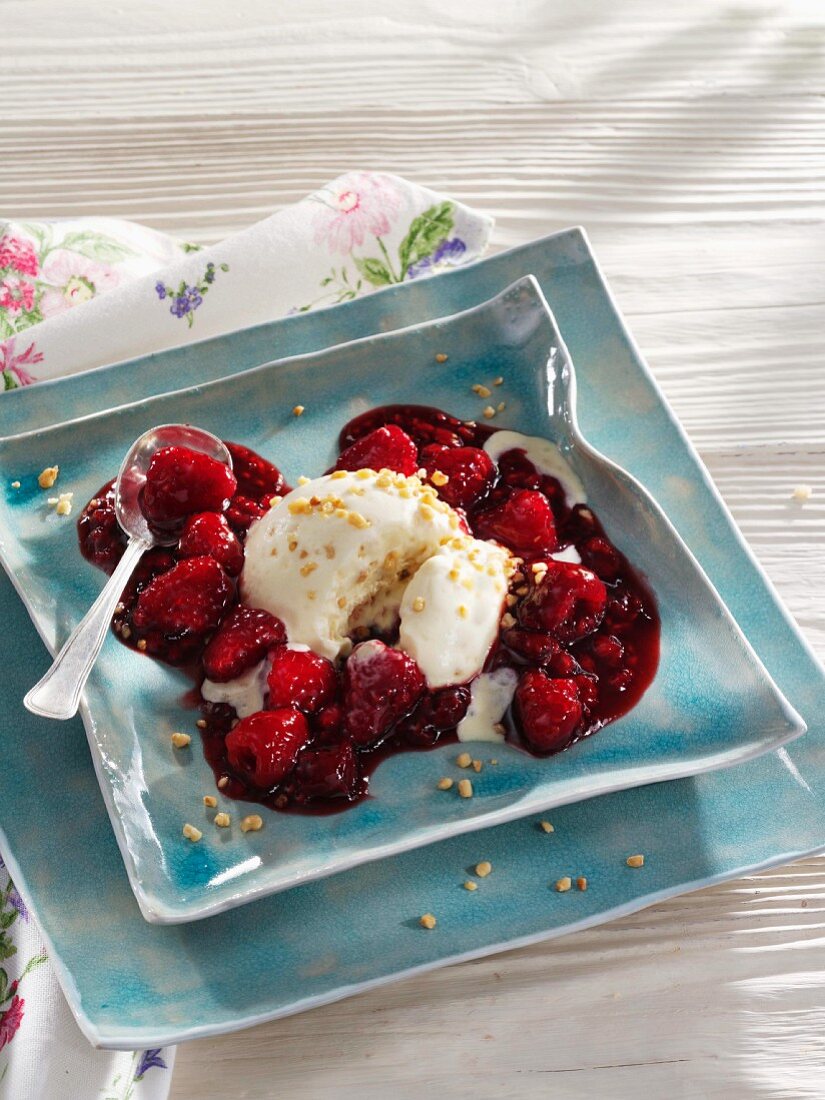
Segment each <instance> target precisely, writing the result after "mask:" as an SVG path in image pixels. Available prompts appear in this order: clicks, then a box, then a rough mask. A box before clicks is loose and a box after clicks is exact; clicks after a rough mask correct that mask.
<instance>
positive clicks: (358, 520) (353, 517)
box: [347, 505, 424, 528]
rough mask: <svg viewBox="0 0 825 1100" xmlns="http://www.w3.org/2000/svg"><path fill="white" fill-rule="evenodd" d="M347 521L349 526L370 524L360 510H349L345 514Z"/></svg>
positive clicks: (367, 525)
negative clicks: (346, 514)
mask: <svg viewBox="0 0 825 1100" xmlns="http://www.w3.org/2000/svg"><path fill="white" fill-rule="evenodd" d="M421 507H422V508H423V507H424V505H422V506H421ZM347 523H348V524H349V525H350V526H351V527H359V528H364V527H371V526H372V524H371V523H370V521H369V520H368V519H366V518H365V517H364V516H362V515H361V513H360V512H350V513H349V515H348V516H347Z"/></svg>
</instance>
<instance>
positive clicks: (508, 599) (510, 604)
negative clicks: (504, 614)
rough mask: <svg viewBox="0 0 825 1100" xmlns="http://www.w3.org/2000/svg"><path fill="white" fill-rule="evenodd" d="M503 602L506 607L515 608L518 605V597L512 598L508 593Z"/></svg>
mask: <svg viewBox="0 0 825 1100" xmlns="http://www.w3.org/2000/svg"><path fill="white" fill-rule="evenodd" d="M505 602H506V604H507V606H508V607H515V606H516V604H517V603H518V596H514V595H513V594H512V592H508V593H507V595H506V597H505Z"/></svg>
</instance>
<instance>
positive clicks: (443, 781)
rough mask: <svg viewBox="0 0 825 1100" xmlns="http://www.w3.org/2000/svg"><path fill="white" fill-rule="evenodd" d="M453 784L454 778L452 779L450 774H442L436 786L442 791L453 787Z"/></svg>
mask: <svg viewBox="0 0 825 1100" xmlns="http://www.w3.org/2000/svg"><path fill="white" fill-rule="evenodd" d="M452 785H453V781H452V779H450V777H449V775H442V777H441V778H440V779H439V781H438V782H437V783H436V787H438V789H439V790H440V791H448V790H449V789H450V787H452Z"/></svg>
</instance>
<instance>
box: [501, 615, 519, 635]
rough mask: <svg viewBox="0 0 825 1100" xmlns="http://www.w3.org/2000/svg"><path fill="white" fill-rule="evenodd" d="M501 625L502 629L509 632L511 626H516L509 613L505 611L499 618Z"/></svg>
mask: <svg viewBox="0 0 825 1100" xmlns="http://www.w3.org/2000/svg"><path fill="white" fill-rule="evenodd" d="M501 625H502V626H503V627H504V629H505V630H509V629H510V627H511V626H515V625H516V620H515V619H514V618H513V616H512V615H511V614H510V612H509V611H505V612H504V614H503V615H502V616H501Z"/></svg>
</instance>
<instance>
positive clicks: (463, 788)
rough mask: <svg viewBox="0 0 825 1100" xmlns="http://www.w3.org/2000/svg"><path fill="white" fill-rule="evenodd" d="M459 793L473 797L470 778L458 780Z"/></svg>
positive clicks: (464, 796)
mask: <svg viewBox="0 0 825 1100" xmlns="http://www.w3.org/2000/svg"><path fill="white" fill-rule="evenodd" d="M458 793H459V795H461V797H462V798H472V797H473V785H472V783H471V782H470V780H469V779H459V781H458Z"/></svg>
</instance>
